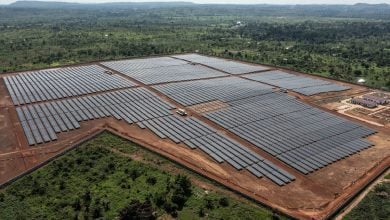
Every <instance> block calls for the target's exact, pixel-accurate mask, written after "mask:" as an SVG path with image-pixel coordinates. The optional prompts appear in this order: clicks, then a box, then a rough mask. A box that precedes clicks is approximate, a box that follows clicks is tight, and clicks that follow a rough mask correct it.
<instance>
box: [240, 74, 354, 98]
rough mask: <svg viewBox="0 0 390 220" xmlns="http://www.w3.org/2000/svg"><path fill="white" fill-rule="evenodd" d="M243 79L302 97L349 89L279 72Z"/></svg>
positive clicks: (248, 76)
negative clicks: (289, 91) (272, 86)
mask: <svg viewBox="0 0 390 220" xmlns="http://www.w3.org/2000/svg"><path fill="white" fill-rule="evenodd" d="M244 78H247V79H251V80H255V81H259V82H263V83H267V84H270V85H274V86H277V87H282V88H286V89H292V90H293V91H295V92H298V93H301V94H303V95H315V94H319V93H323V92H335V91H343V90H348V89H350V87H348V86H342V85H338V84H334V83H331V82H328V81H325V80H320V79H313V78H310V77H304V76H297V75H294V74H290V73H286V72H283V71H280V70H275V71H267V72H262V73H255V74H249V75H245V76H244Z"/></svg>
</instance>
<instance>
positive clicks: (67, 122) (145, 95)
mask: <svg viewBox="0 0 390 220" xmlns="http://www.w3.org/2000/svg"><path fill="white" fill-rule="evenodd" d="M173 108H174V106H172V105H170V104H169V103H167V102H165V101H163V100H161V99H160V98H159V97H157V96H156V95H154V94H153V93H152V92H150V91H149V90H147V89H144V88H135V89H127V90H121V91H115V92H108V93H103V94H99V95H91V96H85V97H79V98H72V99H65V100H58V101H53V102H45V103H37V104H30V105H27V106H22V107H17V108H16V111H17V113H18V116H19V120H20V121H21V124H22V127H23V130H24V133H25V135H26V137H27V141H28V143H29V144H30V145H35V144H40V143H43V142H49V141H53V140H56V139H57V136H56V133H60V132H65V131H69V130H74V129H77V128H80V122H81V121H88V120H93V119H99V118H104V117H109V116H113V117H115V118H116V119H118V120H121V119H123V120H125V121H126V122H127V123H130V124H131V123H135V122H139V121H143V120H148V119H151V118H155V117H162V116H166V115H170V114H172V113H171V111H170V110H171V109H173Z"/></svg>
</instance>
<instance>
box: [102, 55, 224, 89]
mask: <svg viewBox="0 0 390 220" xmlns="http://www.w3.org/2000/svg"><path fill="white" fill-rule="evenodd" d="M170 59H172V58H170ZM130 61H131V60H130ZM174 61H175V60H174ZM179 62H180V61H179ZM174 63H175V62H174ZM105 65H106V66H107V67H109V68H111V69H114V70H116V71H119V72H121V73H123V74H125V75H127V76H130V77H132V78H134V79H136V80H138V81H140V82H142V83H145V84H156V83H163V82H174V81H184V80H192V79H203V78H211V77H220V76H226V74H224V73H222V72H220V71H217V70H213V69H210V68H207V67H205V66H202V65H192V64H181V65H170V66H158V67H155V68H150V67H146V66H145V68H134V69H133V68H132V66H133V65H134V64H133V63H132V62H129V63H125V62H119V63H118V62H110V63H105Z"/></svg>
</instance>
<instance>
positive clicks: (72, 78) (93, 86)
mask: <svg viewBox="0 0 390 220" xmlns="http://www.w3.org/2000/svg"><path fill="white" fill-rule="evenodd" d="M104 71H105V69H103V68H101V67H99V66H96V65H90V66H83V67H69V68H61V69H55V70H46V71H39V72H30V73H22V74H18V75H15V76H9V77H5V78H4V80H5V84H6V86H7V88H8V91H9V93H10V95H11V98H12V101H13V103H14V105H22V104H29V103H35V102H40V101H48V100H55V99H61V98H66V97H72V96H78V95H84V94H90V93H94V92H99V91H108V90H113V89H118V88H128V87H133V86H135V85H136V84H135V83H132V82H130V81H127V80H124V79H123V78H122V77H120V76H118V75H109V74H106V73H104Z"/></svg>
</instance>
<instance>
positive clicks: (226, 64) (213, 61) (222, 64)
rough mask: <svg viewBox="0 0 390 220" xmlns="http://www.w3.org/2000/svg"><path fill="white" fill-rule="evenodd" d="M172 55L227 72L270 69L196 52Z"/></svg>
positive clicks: (237, 72) (250, 71)
mask: <svg viewBox="0 0 390 220" xmlns="http://www.w3.org/2000/svg"><path fill="white" fill-rule="evenodd" d="M172 57H174V58H178V59H182V60H186V61H189V62H193V63H200V64H202V65H205V66H209V67H212V68H214V69H218V70H221V71H223V72H226V73H229V74H243V73H252V72H259V71H264V70H269V69H270V68H268V67H265V66H260V65H250V64H246V63H241V62H237V61H230V60H225V59H220V58H215V57H207V56H201V55H198V54H185V55H176V56H172Z"/></svg>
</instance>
